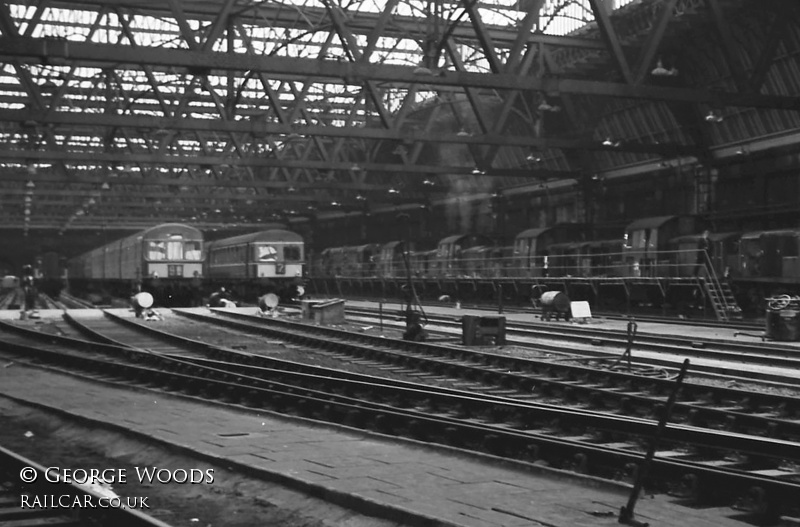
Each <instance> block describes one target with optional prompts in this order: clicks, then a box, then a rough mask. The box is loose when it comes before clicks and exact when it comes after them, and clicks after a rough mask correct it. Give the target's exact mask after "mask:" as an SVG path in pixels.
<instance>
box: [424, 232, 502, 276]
mask: <svg viewBox="0 0 800 527" xmlns="http://www.w3.org/2000/svg"><path fill="white" fill-rule="evenodd" d="M478 246H494V240H492V239H491V238H489V237H488V236H483V235H481V234H456V235H454V236H448V237H446V238H444V239H442V240H441V241H440V242H439V243H438V245H437V248H436V267H437V271H438V274H440V275H441V276H442V277H458V276H461V275H464V274H466V273H468V272H469V270H468V269H467V267H466V261H465V260H466V257H467V256H468V255H469V253H467V255H466V256H465V251H467V250H468V249H471V248H473V247H478Z"/></svg>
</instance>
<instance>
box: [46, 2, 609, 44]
mask: <svg viewBox="0 0 800 527" xmlns="http://www.w3.org/2000/svg"><path fill="white" fill-rule="evenodd" d="M106 1H107V0H106ZM47 4H48V6H50V7H53V6H56V5H58V6H60V7H61V8H62V9H74V8H75V2H74V1H57V0H50V1H48V2H47ZM218 6H219V2H209V3H205V4H203V3H200V2H184V5H183V12H184V15H185V16H186V17H187V18H189V19H192V20H203V21H209V22H213V21H215V20H216V19H217V18H218V17H219V14H220V9H219V7H218ZM136 11H137V13H140V14H141V15H143V16H147V15H148V14H150V15H152V16H154V17H157V18H162V19H170V18H172V17H173V13H172V12H171V9H170V8H169V4H167V2H164V1H153V2H149V3H148V5H143V4H142V3H138V4H137V5H136ZM299 14H300V12H299V11H295V10H292V9H287V8H286V7H285V5H283V4H281V3H273V2H259V3H251V5H250V6H249V9H248V8H245V9H237V11H236V15H235V16H236V20H237V21H240V22H243V23H247V24H254V25H259V23H263V24H262V26H261V27H269V28H271V29H272V28H285V29H296V30H298V31H303V32H313V31H328V30H330V29H331V24H330V23H329V21H328V20H327V16H326V12H325V8H324V7H314V6H303V10H302V15H300V16H298V15H299ZM347 14H348V18H349V20H348V26H349V27H350V28H351V30H352V31H353V32H354V33H356V34H359V35H368V34H370V33H371V32H372V31H373V30H374V28H375V27H376V26H377V25H378V24H379V23H380V20H379V19H380V17H381V16H382V14H381V13H380V12H375V13H367V12H359V11H355V10H349V11H348V13H347ZM319 21H325V22H328V23H320V22H319ZM487 32H488V34H489V35H490V36H491V38H492V40H493V41H495V44H497V45H499V46H502V47H506V48H507V47H511V45H512V44H513V43H514V40H515V39H516V36H517V32H516V29H515V28H504V27H501V26H488V28H487ZM423 33H424V31H421V30H420V24H419V18H416V17H413V16H403V15H397V14H392V16H391V19H390V23H389V24H387V26H386V29H385V30H384V35H385V36H387V37H392V38H417V37H419V36H422V34H423ZM451 36H452V38H455V39H456V40H458V41H460V42H475V40H476V39H475V33H474V32H473V31H472V28H471V27H470V25H469V23H467V22H464V23H460V24H457V25H456V26H455V27H454V28H452V29H451ZM527 42H529V43H537V44H538V43H541V44H546V45H548V46H553V47H564V48H580V49H596V50H602V49H605V45H604V44H603V43H602V42H600V41H598V40H594V39H591V38H581V37H571V36H559V35H545V34H543V33H536V34H533V33H531V34H530V35H529V36H528V37H527ZM308 44H313V42H309V43H308Z"/></svg>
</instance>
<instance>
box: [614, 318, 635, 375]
mask: <svg viewBox="0 0 800 527" xmlns="http://www.w3.org/2000/svg"><path fill="white" fill-rule="evenodd" d="M638 329H639V325H638V324H637V323H636V321H634V320H633V317H631V318H630V320H628V346H627V347H626V348H625V353H623V354H622V356H620V358H618V359H617V360H615V361H614V363H613V364H611V366H610V368H613V367H614V366H616V365H617V364H618V363H619V361H621V360H622V359H626V360H627V361H628V371H631V357H632V353H631V350H632V349H633V339H634V337H636V331H637V330H638Z"/></svg>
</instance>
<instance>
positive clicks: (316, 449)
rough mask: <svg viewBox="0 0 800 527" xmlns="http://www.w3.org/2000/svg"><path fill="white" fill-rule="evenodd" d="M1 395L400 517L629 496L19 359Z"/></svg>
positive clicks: (681, 516) (708, 512)
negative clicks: (46, 368) (43, 367)
mask: <svg viewBox="0 0 800 527" xmlns="http://www.w3.org/2000/svg"><path fill="white" fill-rule="evenodd" d="M0 396H5V397H8V398H12V399H13V400H16V401H26V402H29V403H32V404H34V405H38V406H40V407H43V408H48V409H53V410H55V411H58V412H60V413H63V414H64V415H70V416H77V417H79V418H81V419H82V420H84V421H88V422H91V423H95V426H98V427H109V428H113V429H115V430H123V431H128V432H130V433H133V434H136V435H137V436H139V437H140V438H149V439H152V440H155V441H158V442H160V443H163V444H168V445H174V446H175V447H176V448H178V449H179V450H182V451H183V452H184V453H190V454H192V455H196V456H199V457H201V458H202V459H204V460H207V461H216V462H221V463H224V465H225V466H229V467H233V468H239V469H242V470H246V471H248V473H250V474H258V475H260V476H262V477H265V478H267V479H270V480H273V481H279V482H281V483H283V484H285V485H287V486H290V487H292V488H295V489H300V490H303V491H305V492H308V493H311V494H313V495H316V496H319V497H323V498H325V499H328V500H330V501H334V502H336V503H338V504H341V505H345V506H348V507H350V508H352V509H355V510H358V511H359V512H363V513H366V514H371V515H374V516H381V517H384V518H387V519H391V520H394V521H403V522H406V523H407V524H408V525H415V526H422V525H425V526H443V527H445V526H446V527H452V526H468V527H499V526H509V527H515V526H547V527H575V526H611V525H618V524H617V513H618V510H619V508H620V507H621V506H622V505H624V504H625V503H626V501H627V488H625V487H624V486H620V485H614V484H606V483H603V482H599V481H598V480H595V479H593V478H583V477H579V476H575V475H572V474H571V473H566V472H561V471H554V470H551V469H547V468H544V467H538V466H534V465H523V464H512V463H506V462H504V461H502V460H500V459H498V458H492V457H490V456H483V457H476V456H472V455H468V454H463V453H460V452H459V451H457V450H455V449H447V448H438V447H429V446H426V445H424V444H423V443H419V442H414V441H404V440H397V439H393V438H389V437H386V436H381V435H377V434H370V433H365V432H360V431H357V430H353V429H348V428H345V427H336V426H330V425H326V424H324V423H319V422H315V421H313V420H309V419H301V418H289V417H284V416H280V415H279V414H273V413H271V412H265V411H258V412H256V411H253V410H248V409H245V408H242V409H240V410H233V409H230V408H225V407H222V406H220V405H215V404H209V403H205V402H201V401H200V400H197V399H194V398H190V397H186V396H180V395H164V394H160V393H155V392H151V391H148V390H145V389H129V388H125V389H123V388H119V387H116V386H114V385H113V384H109V383H101V382H99V381H85V380H80V379H76V378H74V377H72V376H69V375H64V374H58V373H52V372H46V371H42V370H37V369H33V368H28V367H25V366H22V365H20V364H10V365H8V366H7V367H4V368H0ZM122 493H123V494H124V491H123V492H122ZM636 514H637V519H639V520H642V521H646V522H650V524H651V525H658V526H662V527H672V526H674V527H678V526H685V525H692V526H693V527H712V526H713V527H734V526H738V527H741V526H742V525H743V524H742V523H741V522H740V521H738V520H735V519H733V517H734V516H736V515H737V512H736V511H734V510H732V509H728V508H702V509H694V508H689V507H685V506H681V505H679V504H677V503H674V502H673V501H672V500H671V499H670V498H669V497H666V496H656V497H649V496H648V497H643V498H642V499H641V500H640V501H639V504H638V505H637V509H636Z"/></svg>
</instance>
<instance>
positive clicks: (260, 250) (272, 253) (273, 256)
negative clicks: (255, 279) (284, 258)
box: [256, 245, 278, 262]
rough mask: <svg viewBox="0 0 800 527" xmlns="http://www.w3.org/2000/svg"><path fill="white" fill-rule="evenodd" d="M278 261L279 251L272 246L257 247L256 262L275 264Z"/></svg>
mask: <svg viewBox="0 0 800 527" xmlns="http://www.w3.org/2000/svg"><path fill="white" fill-rule="evenodd" d="M277 259H278V250H277V249H275V247H273V246H272V245H257V246H256V260H258V261H259V262H273V261H275V260H277Z"/></svg>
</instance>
